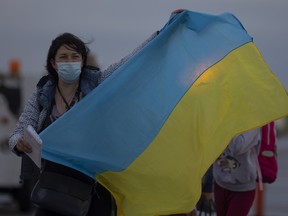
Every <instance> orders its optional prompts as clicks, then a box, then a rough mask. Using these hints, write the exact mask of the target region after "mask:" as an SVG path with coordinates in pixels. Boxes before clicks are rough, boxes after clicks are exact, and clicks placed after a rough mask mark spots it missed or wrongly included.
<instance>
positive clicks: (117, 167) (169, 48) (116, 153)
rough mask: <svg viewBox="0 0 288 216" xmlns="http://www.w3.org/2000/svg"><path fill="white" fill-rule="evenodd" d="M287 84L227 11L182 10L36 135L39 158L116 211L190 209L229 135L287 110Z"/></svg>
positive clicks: (126, 214)
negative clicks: (109, 196) (64, 169)
mask: <svg viewBox="0 0 288 216" xmlns="http://www.w3.org/2000/svg"><path fill="white" fill-rule="evenodd" d="M287 114H288V97H287V93H286V90H285V89H284V87H283V86H282V85H281V83H280V82H279V80H278V79H277V78H276V77H275V75H274V74H273V73H272V72H271V70H270V69H269V67H268V66H267V65H266V63H265V61H264V60H263V58H262V56H261V54H260V53H259V50H258V49H257V48H256V47H255V45H254V43H253V40H252V38H251V36H250V35H249V34H248V33H247V32H246V31H245V29H244V28H243V26H242V25H241V23H240V22H239V20H237V18H235V17H234V16H233V15H232V14H229V13H225V14H221V15H209V14H202V13H196V12H192V11H185V12H183V13H181V14H177V15H175V16H174V17H172V18H171V19H170V20H169V21H168V23H167V24H166V25H165V26H164V27H163V28H162V30H161V31H160V34H159V35H158V36H157V37H156V38H155V39H153V40H152V41H151V42H150V43H148V44H147V45H146V46H145V47H144V48H143V49H141V50H140V51H139V52H138V53H137V54H136V55H134V56H133V57H132V58H131V59H130V60H129V61H128V62H126V63H125V64H124V65H123V66H121V67H120V68H118V69H117V70H116V71H115V72H114V73H113V74H112V75H111V76H110V77H109V78H108V79H107V80H105V81H104V82H103V83H102V84H100V85H99V86H98V87H97V88H96V89H95V90H94V91H92V92H91V93H90V94H89V95H88V96H86V97H85V98H84V99H83V100H82V101H80V102H79V103H78V104H76V105H75V106H74V107H73V108H72V109H71V110H70V111H69V112H67V113H65V114H64V115H63V116H62V117H61V118H60V119H59V120H57V121H56V122H55V123H53V124H52V125H51V126H49V127H48V128H47V129H46V130H45V131H43V132H42V133H41V134H40V136H41V138H42V140H43V157H44V158H45V159H49V160H52V161H54V162H57V163H60V164H64V165H67V166H69V167H72V168H75V169H77V170H79V171H81V172H83V173H86V174H87V175H89V176H92V177H96V176H97V179H98V180H99V181H100V182H101V183H102V184H103V185H105V186H106V187H107V188H108V189H109V190H110V191H111V192H112V193H113V195H114V197H115V199H116V202H117V207H118V216H120V215H121V216H155V215H169V214H175V213H181V212H189V211H191V210H192V208H193V207H194V206H195V204H196V202H197V201H198V199H199V196H200V193H201V177H202V176H203V174H204V173H205V172H206V170H207V169H208V167H209V166H210V165H211V164H212V163H213V162H214V161H215V159H216V158H217V157H218V156H219V155H220V154H221V152H222V151H223V150H224V149H225V147H226V146H227V144H228V143H229V141H230V140H231V139H232V137H234V136H235V135H237V134H240V133H242V132H245V131H248V130H251V129H254V128H257V127H260V126H262V125H264V124H267V123H268V122H270V121H274V120H276V119H279V118H282V117H284V116H287Z"/></svg>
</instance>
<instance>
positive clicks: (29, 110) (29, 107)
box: [9, 90, 40, 156]
mask: <svg viewBox="0 0 288 216" xmlns="http://www.w3.org/2000/svg"><path fill="white" fill-rule="evenodd" d="M39 114H40V109H39V104H38V102H37V91H36V90H35V91H34V92H33V93H32V95H31V97H30V98H29V100H28V101H27V103H26V105H25V107H24V111H23V112H22V113H21V115H20V117H19V120H18V122H17V124H16V127H15V129H14V131H13V132H12V134H11V135H10V138H9V148H10V149H11V150H12V152H14V153H15V154H17V155H18V156H21V155H22V154H21V153H20V152H18V151H17V150H16V148H15V146H16V144H17V142H18V140H19V139H20V138H21V137H22V136H23V134H24V129H25V128H26V127H27V126H28V125H29V124H30V125H31V126H32V127H34V128H36V127H37V124H38V119H39Z"/></svg>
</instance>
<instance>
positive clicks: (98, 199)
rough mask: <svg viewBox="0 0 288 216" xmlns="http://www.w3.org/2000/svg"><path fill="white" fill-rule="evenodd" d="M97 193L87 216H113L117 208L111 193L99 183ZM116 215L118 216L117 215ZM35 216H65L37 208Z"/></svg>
mask: <svg viewBox="0 0 288 216" xmlns="http://www.w3.org/2000/svg"><path fill="white" fill-rule="evenodd" d="M96 191H97V193H95V195H94V196H93V198H92V202H91V205H90V209H89V212H88V214H87V216H112V210H113V208H114V207H115V206H114V202H113V199H112V196H111V194H110V192H109V191H108V190H107V189H106V188H105V187H103V186H102V185H101V184H100V183H97V187H96ZM115 215H116V214H115ZM35 216H64V215H61V214H58V213H57V212H53V211H50V210H47V209H42V208H37V209H36V212H35ZM113 216H114V215H113Z"/></svg>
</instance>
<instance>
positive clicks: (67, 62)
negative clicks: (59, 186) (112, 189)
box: [9, 33, 157, 216]
mask: <svg viewBox="0 0 288 216" xmlns="http://www.w3.org/2000/svg"><path fill="white" fill-rule="evenodd" d="M156 35H157V34H156V33H154V34H153V35H152V36H151V37H150V38H149V39H148V40H146V41H145V42H144V43H143V44H142V45H141V46H139V47H138V48H137V49H136V50H135V51H134V52H132V53H131V54H130V55H128V56H126V57H125V58H123V59H122V60H121V61H120V62H119V63H116V64H113V65H111V66H110V67H108V68H107V69H106V70H105V71H103V72H101V71H100V70H99V69H98V68H97V67H95V65H88V64H87V57H88V53H89V49H88V47H87V46H86V45H85V43H84V42H83V41H81V40H80V39H79V38H78V37H76V36H75V35H73V34H70V33H64V34H62V35H60V36H58V37H57V38H55V39H54V40H53V41H52V44H51V46H50V48H49V51H48V56H47V60H46V69H47V71H48V75H47V76H44V77H42V78H41V79H40V81H39V82H38V84H37V88H36V90H35V91H34V92H33V94H32V96H31V97H30V99H29V100H28V103H27V104H26V106H25V108H24V111H23V113H22V114H21V116H20V118H19V122H18V124H17V125H16V128H15V130H14V132H13V133H12V135H11V137H10V140H9V146H10V148H11V150H12V151H13V152H14V153H16V154H17V155H18V156H23V155H25V154H24V153H31V152H32V151H33V149H32V148H31V146H30V145H29V143H26V142H25V141H24V139H23V134H24V129H25V128H26V127H27V126H28V125H31V126H32V127H33V128H34V129H35V130H36V131H37V132H38V133H40V132H41V131H42V130H44V129H45V128H46V127H47V126H48V125H50V124H51V123H53V122H54V121H57V119H58V118H59V117H60V116H61V115H63V114H64V113H65V112H67V111H68V110H69V109H70V108H71V107H72V106H73V105H74V104H75V103H77V102H78V101H79V100H81V99H82V98H83V97H85V96H86V95H87V94H88V93H89V92H90V91H91V90H93V89H94V88H95V87H97V85H98V84H99V83H101V82H102V81H104V80H105V79H106V78H107V77H108V76H109V75H110V74H111V73H112V72H113V71H115V70H116V69H117V68H118V67H119V66H120V65H121V64H123V63H124V62H125V61H127V60H128V59H129V58H130V57H131V56H132V55H133V54H134V53H135V52H137V51H138V50H139V49H141V48H142V47H143V46H144V45H145V44H146V43H148V42H149V41H150V40H152V39H153V38H154V37H155V36H156ZM27 166H28V165H27ZM23 168H24V169H23ZM42 169H44V170H46V171H47V170H48V171H53V172H58V173H65V175H69V176H72V177H75V178H78V179H79V178H81V179H82V180H84V181H87V182H92V183H93V181H94V180H93V179H91V178H90V177H87V176H85V175H83V174H82V173H80V172H78V171H76V170H73V169H70V168H68V167H65V166H62V165H60V164H56V163H53V162H51V161H44V166H43V168H42ZM23 170H27V169H25V164H24V166H22V171H23ZM28 170H29V169H28ZM30 174H31V173H30ZM26 175H27V174H26ZM28 175H29V174H28ZM22 176H23V173H22ZM111 200H112V201H111ZM112 203H113V199H111V195H110V193H109V192H108V190H106V189H105V188H104V187H103V186H101V185H100V184H99V183H98V184H97V187H96V193H94V195H93V198H92V202H91V205H90V210H89V212H88V214H87V215H100V216H110V215H111V211H112ZM53 210H54V209H44V208H37V209H36V216H40V215H41V216H43V215H50V216H54V215H61V214H59V213H57V212H54V211H53Z"/></svg>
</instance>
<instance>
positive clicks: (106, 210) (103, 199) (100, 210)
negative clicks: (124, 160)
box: [87, 183, 113, 216]
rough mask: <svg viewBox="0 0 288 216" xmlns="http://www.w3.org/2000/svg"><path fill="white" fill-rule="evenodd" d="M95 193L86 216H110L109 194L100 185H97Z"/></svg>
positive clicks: (110, 203)
mask: <svg viewBox="0 0 288 216" xmlns="http://www.w3.org/2000/svg"><path fill="white" fill-rule="evenodd" d="M96 191H97V193H96V194H95V195H94V196H93V198H92V202H91V205H90V209H89V212H88V215H87V216H94V215H97V216H111V213H112V203H113V202H112V195H111V193H110V192H109V191H108V190H107V189H106V188H105V187H103V186H102V185H101V184H100V183H97V187H96Z"/></svg>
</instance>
